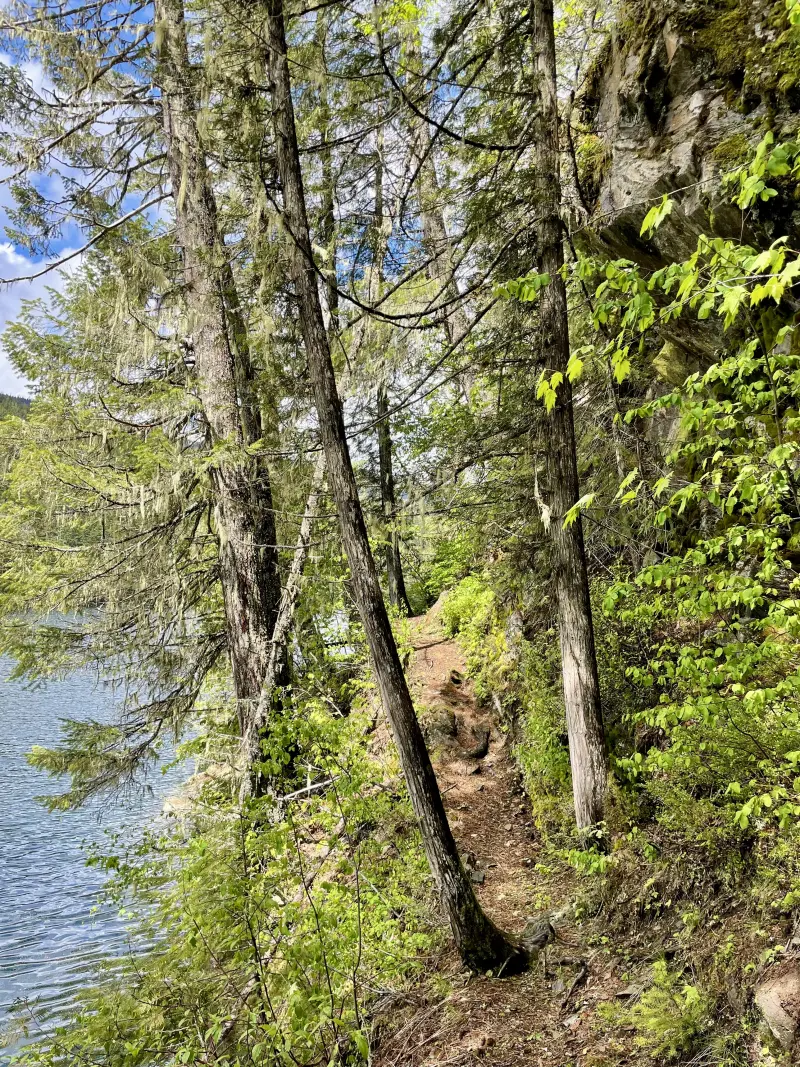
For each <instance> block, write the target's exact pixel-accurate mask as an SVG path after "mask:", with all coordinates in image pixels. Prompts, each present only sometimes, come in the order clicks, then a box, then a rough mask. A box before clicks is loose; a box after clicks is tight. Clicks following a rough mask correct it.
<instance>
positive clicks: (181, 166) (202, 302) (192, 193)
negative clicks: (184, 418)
mask: <svg viewBox="0 0 800 1067" xmlns="http://www.w3.org/2000/svg"><path fill="white" fill-rule="evenodd" d="M156 18H157V20H158V23H159V28H160V45H159V48H158V54H157V79H158V84H159V88H160V90H161V102H162V112H163V126H164V135H165V140H166V148H167V158H168V164H169V172H170V180H171V182H172V189H173V197H174V201H175V229H176V234H177V241H178V245H179V246H180V249H181V253H182V256H183V270H184V282H185V289H186V303H187V307H188V312H189V320H190V326H189V332H190V334H191V337H192V342H193V346H194V354H195V366H196V373H197V383H198V390H199V394H200V401H201V403H202V406H203V412H204V414H205V417H206V421H207V423H208V427H209V432H210V436H211V444H212V447H213V448H214V449H218V450H219V458H217V459H216V460H215V462H214V465H213V466H212V468H211V480H212V486H213V494H214V505H215V519H216V527H217V535H218V539H219V569H220V581H221V585H222V593H223V600H224V606H225V621H226V632H227V638H228V646H229V650H230V657H231V665H232V673H233V683H234V690H235V694H236V698H237V709H238V715H239V726H240V729H241V732H242V734H244V733H245V732H246V729H247V723H248V720H249V718H250V717H251V716H252V713H253V710H254V707H255V702H256V701H257V699H258V696H259V693H260V691H261V685H262V681H263V678H264V672H265V671H266V668H267V663H268V659H269V648H270V638H271V635H272V627H273V624H274V620H275V616H276V614H277V610H278V604H279V602H280V595H281V590H280V576H279V573H278V552H277V539H276V536H275V514H274V510H273V506H272V492H271V485H270V480H269V474H268V472H267V470H266V468H265V466H264V465H262V464H258V463H257V462H255V461H253V460H251V459H250V457H248V455H247V452H246V446H247V445H248V444H251V443H252V434H253V433H256V434H258V433H259V431H260V426H259V425H258V420H257V415H256V413H255V411H254V403H253V401H252V398H251V397H249V396H247V397H240V395H239V389H240V387H241V385H242V384H244V382H247V383H248V384H249V382H250V379H251V377H252V373H251V368H250V366H249V353H246V351H245V350H244V349H243V346H244V345H245V344H246V338H245V337H244V336H243V333H244V330H243V326H242V325H241V324H240V320H239V308H238V302H237V301H236V300H235V298H234V296H233V293H234V287H233V276H232V273H231V270H230V264H229V262H228V261H227V256H226V252H225V248H224V244H223V241H222V239H221V237H220V234H219V227H218V224H217V206H216V202H215V199H214V192H213V189H212V186H211V179H210V177H209V174H208V170H207V167H206V160H205V152H204V149H203V145H202V142H201V139H200V135H199V132H198V128H197V105H196V97H195V92H194V88H193V85H192V71H191V65H190V61H189V53H188V46H187V41H186V27H185V23H184V9H183V0H156ZM231 316H233V324H232V322H231ZM237 324H239V325H238V329H237V328H236V326H237ZM236 350H238V352H239V355H240V363H239V365H237V359H236ZM240 401H241V403H240Z"/></svg>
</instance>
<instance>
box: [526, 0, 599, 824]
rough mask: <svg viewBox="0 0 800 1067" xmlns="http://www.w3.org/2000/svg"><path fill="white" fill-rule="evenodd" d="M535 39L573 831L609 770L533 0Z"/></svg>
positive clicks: (547, 111)
mask: <svg viewBox="0 0 800 1067" xmlns="http://www.w3.org/2000/svg"><path fill="white" fill-rule="evenodd" d="M533 35H534V56H535V67H536V79H537V90H538V92H537V96H538V101H537V103H538V114H537V127H538V129H537V130H536V184H537V203H536V210H537V211H538V213H539V222H538V224H537V227H536V231H537V238H538V258H539V263H538V267H539V272H540V273H541V274H548V275H549V276H550V283H549V284H548V285H545V286H544V287H543V288H542V289H541V291H540V296H539V322H540V329H541V354H542V358H543V360H544V364H545V368H546V373H548V374H551V375H552V374H553V373H556V372H559V373H561V374H562V375H563V381H562V383H561V384H560V385H559V387H558V397H557V400H556V404H555V407H554V409H553V412H552V415H551V416H550V418H548V419H547V420H546V423H545V425H546V433H547V435H548V441H547V457H548V481H549V490H550V494H551V497H550V531H551V533H552V536H553V541H554V545H555V557H556V573H555V586H556V595H557V600H558V625H559V634H560V640H561V669H562V676H563V684H564V704H565V706H566V713H567V733H568V736H569V752H570V764H571V767H572V792H573V797H574V801H575V818H576V821H577V824H578V827H579V828H580V829H586V828H588V827H591V826H594V825H596V824H597V823H599V822H601V821H602V819H603V814H604V807H605V794H606V786H607V769H606V748H605V735H604V732H603V717H602V710H601V704H600V683H599V679H598V674H597V659H596V656H595V646H594V628H593V625H592V608H591V602H590V599H589V579H588V575H587V571H586V552H585V548H584V541H583V525H582V523H581V518H580V515H579V516H578V517H577V518H576V520H575V521H574V522H573V523H571V524H570V525H568V526H566V527H565V524H564V520H565V517H566V515H567V513H568V512H569V510H570V508H572V507H573V506H574V505H575V504H576V502H577V501H578V499H579V487H578V465H577V456H576V447H575V424H574V421H573V409H572V388H571V385H570V381H569V378H568V376H567V364H568V363H569V322H568V319H567V290H566V285H565V282H564V277H563V274H562V267H563V265H564V249H563V244H562V233H561V217H560V212H559V208H560V204H561V183H560V179H559V148H558V96H557V88H556V49H555V34H554V27H553V0H534V2H533Z"/></svg>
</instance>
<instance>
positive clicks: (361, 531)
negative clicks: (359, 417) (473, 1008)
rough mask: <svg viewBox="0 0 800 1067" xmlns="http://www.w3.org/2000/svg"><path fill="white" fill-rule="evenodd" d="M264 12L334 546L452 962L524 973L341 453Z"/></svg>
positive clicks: (338, 418)
mask: <svg viewBox="0 0 800 1067" xmlns="http://www.w3.org/2000/svg"><path fill="white" fill-rule="evenodd" d="M265 7H266V13H267V19H266V22H267V44H268V68H269V70H268V74H269V82H270V92H271V96H272V117H273V125H274V131H275V152H276V158H277V164H278V172H279V175H280V180H281V186H282V189H283V208H284V221H285V223H286V227H287V229H288V231H289V271H290V276H291V279H292V282H293V285H294V289H295V295H296V299H297V303H298V309H299V315H300V325H301V329H302V332H303V339H304V342H305V347H306V355H307V358H308V365H309V373H310V378H311V384H312V388H313V391H314V400H315V405H316V409H317V416H318V418H319V423H320V430H321V433H322V441H323V445H324V448H325V456H326V461H327V466H328V482H329V484H330V487H331V490H332V493H333V497H334V500H335V501H336V507H337V510H338V513H339V525H340V529H341V535H342V541H343V542H344V547H345V551H346V552H347V558H348V561H349V564H350V573H351V577H352V583H353V589H354V593H355V597H356V601H357V604H358V609H359V614H360V616H361V621H362V623H363V626H364V630H365V633H366V636H367V640H368V643H369V648H370V656H371V659H372V665H373V669H374V671H375V677H376V679H377V682H378V687H379V690H380V694H381V699H382V702H383V706H384V709H385V711H386V715H387V717H388V719H389V722H390V723H391V726H392V730H393V732H394V736H395V740H396V742H397V749H398V753H399V756H400V762H401V765H402V768H403V772H404V774H405V778H406V782H407V784H408V790H409V794H410V797H411V803H412V805H413V808H414V812H415V814H416V816H417V819H418V821H419V826H420V831H421V834H422V840H423V843H424V846H425V851H426V853H427V856H428V862H429V863H430V867H431V871H432V873H433V876H434V880H435V882H436V886H437V889H438V891H439V894H440V897H441V901H442V905H443V907H444V909H445V911H446V913H447V916H448V919H449V921H450V926H451V929H452V931H453V935H454V937H455V940H456V944H457V946H458V950H459V952H460V953H461V956H462V959H463V960H464V961H465V963H467V964H468V965H469V966H471V967H476V968H487V967H492V966H495V965H497V964H500V965H503V964H505V965H506V968H507V969H508V967H509V966H510V967H512V968H513V967H515V966H520V965H524V963H525V962H526V959H527V957H526V954H525V952H524V951H523V950H522V949H520V948H519V947H518V946H515V945H514V944H513V943H512V942H510V941H509V940H508V939H507V938H506V937H505V936H504V935H503V934H502V933H501V932H500V931H499V930H498V929H497V928H496V927H495V926H494V924H493V923H492V922H491V921H490V920H489V919H488V918H487V917H486V916H485V915H484V913H483V911H482V910H481V907H480V905H479V904H478V901H477V899H476V897H475V893H474V890H473V887H472V883H471V882H470V880H469V878H468V876H467V874H466V872H465V871H464V868H463V866H462V864H461V860H460V858H459V855H458V850H457V848H456V843H455V840H454V839H453V835H452V833H451V831H450V826H449V824H448V822H447V816H446V814H445V810H444V805H443V803H442V797H441V794H440V792H439V786H438V783H437V781H436V777H435V775H434V773H433V767H432V766H431V761H430V757H429V755H428V751H427V749H426V747H425V742H424V740H423V737H422V731H421V729H420V726H419V723H418V722H417V717H416V715H415V713H414V706H413V704H412V701H411V694H410V693H409V690H408V686H407V684H406V680H405V676H404V674H403V668H402V665H401V663H400V657H399V655H398V652H397V647H396V645H395V642H394V636H393V634H392V629H391V626H390V623H389V616H388V614H387V612H386V605H385V604H384V601H383V596H382V594H381V588H380V582H379V581H378V573H377V570H376V567H375V561H374V559H373V557H372V553H371V551H370V547H369V538H368V536H367V527H366V523H365V522H364V515H363V512H362V509H361V503H360V500H359V497H358V489H357V487H356V480H355V476H354V474H353V467H352V464H351V461H350V453H349V451H348V448H347V438H346V435H345V428H344V418H343V415H342V405H341V401H340V399H339V394H338V392H337V388H336V377H335V374H334V370H333V364H332V362H331V357H330V348H329V344H328V336H327V334H326V332H325V325H324V321H323V316H322V306H321V303H320V297H319V290H318V287H317V275H316V270H315V267H314V262H313V259H312V251H311V240H310V237H309V228H308V217H307V214H306V204H305V195H304V190H303V178H302V173H301V169H300V156H299V152H298V146H297V132H296V129H295V121H294V105H293V103H292V95H291V80H290V76H289V64H288V60H287V55H286V36H285V28H284V21H283V5H282V0H267V4H266V5H265Z"/></svg>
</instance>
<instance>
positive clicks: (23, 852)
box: [0, 658, 182, 1063]
mask: <svg viewBox="0 0 800 1067" xmlns="http://www.w3.org/2000/svg"><path fill="white" fill-rule="evenodd" d="M9 667H10V664H9V663H8V662H7V661H4V660H3V659H1V658H0V1029H2V1027H3V1026H5V1025H6V1023H7V1020H8V1016H7V1011H8V1008H9V1007H10V1006H11V1005H12V1004H13V1003H14V1002H15V1001H18V1000H20V999H23V1000H28V1001H31V1002H35V1003H36V1006H37V1007H36V1014H37V1018H40V1019H41V1020H43V1021H44V1022H45V1025H47V1020H50V1021H51V1022H52V1020H54V1019H55V1018H58V1016H59V1015H61V1014H62V1013H63V1012H64V1011H65V1009H67V1008H68V1007H69V1005H70V1003H71V1002H72V1001H73V999H74V997H75V995H76V992H77V990H78V989H79V988H80V986H81V985H82V984H83V983H85V982H86V981H87V979H90V978H91V974H92V966H93V964H95V963H96V962H98V961H99V960H101V959H107V958H109V957H114V956H119V955H121V954H124V953H125V952H126V950H127V947H128V945H127V938H126V935H125V929H124V926H123V924H122V922H121V921H120V920H119V918H118V917H117V915H116V913H115V912H114V911H113V910H111V909H109V908H105V909H101V910H100V911H99V912H96V913H93V910H94V909H95V905H96V903H97V895H98V891H99V890H100V889H101V888H102V885H103V880H104V875H103V872H102V871H100V870H98V869H97V868H92V867H86V866H85V853H84V851H83V848H82V844H83V843H84V842H87V843H88V842H91V841H97V842H102V841H103V839H104V836H105V833H104V831H105V830H107V829H111V830H120V829H123V828H125V829H129V830H130V832H131V833H135V831H136V828H137V827H141V826H142V825H143V824H144V822H145V821H146V820H148V819H151V818H152V816H153V815H155V814H156V813H158V812H159V811H160V808H161V804H162V802H163V798H164V796H165V795H166V794H167V793H169V792H170V791H171V790H174V788H175V786H176V785H177V784H178V781H179V778H180V775H181V773H182V772H181V771H180V770H178V769H176V770H173V771H170V772H169V774H167V775H165V776H162V775H161V774H158V773H156V774H154V775H152V776H151V778H150V779H149V781H150V784H151V786H152V791H150V792H148V793H146V794H144V795H142V796H137V797H134V798H128V799H127V800H126V801H125V803H124V806H122V807H120V806H117V807H116V808H110V807H109V805H108V803H107V802H106V803H102V802H95V803H91V804H90V805H88V806H87V807H86V808H84V809H82V810H80V811H76V812H65V813H63V814H55V815H54V814H51V813H49V812H48V811H47V810H46V809H45V808H44V807H43V806H42V805H41V804H39V803H37V802H36V800H35V797H37V796H41V795H43V794H46V793H57V792H59V787H58V786H59V783H57V782H54V781H52V780H51V779H49V778H47V777H46V776H45V775H43V774H42V773H41V772H38V771H35V770H34V769H33V768H32V767H29V766H28V764H27V763H26V761H25V753H26V752H27V751H28V750H29V749H30V747H31V746H32V745H35V744H40V745H52V744H54V743H55V742H56V741H57V740H58V737H59V718H61V717H71V718H76V719H77V718H93V719H97V720H100V721H103V720H108V719H110V718H111V716H112V714H113V699H112V695H111V690H110V689H107V688H105V687H104V686H102V685H97V684H96V681H95V678H94V676H93V675H92V676H90V675H89V674H74V675H72V676H70V677H69V678H68V679H65V680H63V681H59V682H52V683H50V684H48V686H47V687H46V688H45V689H38V690H26V689H24V688H23V687H22V686H21V685H20V684H19V683H15V682H7V681H5V679H6V678H7V676H8V673H9ZM10 1052H11V1050H10V1049H2V1047H0V1063H5V1062H7V1060H8V1058H9V1057H10Z"/></svg>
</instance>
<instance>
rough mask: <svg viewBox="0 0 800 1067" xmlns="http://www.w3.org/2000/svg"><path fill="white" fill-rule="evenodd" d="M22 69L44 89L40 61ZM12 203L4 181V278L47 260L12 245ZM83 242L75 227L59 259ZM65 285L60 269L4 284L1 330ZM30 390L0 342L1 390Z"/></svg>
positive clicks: (0, 253)
mask: <svg viewBox="0 0 800 1067" xmlns="http://www.w3.org/2000/svg"><path fill="white" fill-rule="evenodd" d="M0 63H4V64H6V65H13V64H14V60H13V59H12V58H11V57H9V56H8V55H5V54H3V53H0ZM22 69H23V71H24V73H25V75H26V76H27V77H28V79H29V80H30V81H31V83H32V84H33V85H34V87H35V88H36V89H41V87H42V83H43V77H42V69H41V67H40V65H39V64H38V63H24V64H22ZM7 175H8V170H7V169H4V168H0V182H3V179H4V178H6V177H7ZM44 183H45V184H46V185H47V186H48V188H49V190H50V189H52V188H53V185H54V184H57V183H58V178H57V177H51V178H46V179H44ZM11 205H12V197H11V193H10V191H9V189H8V186H7V185H6V184H5V183H4V182H3V184H0V278H16V277H19V276H21V275H26V274H33V273H35V272H36V271H37V270H40V269H41V268H42V266H43V265H44V263H45V262H46V261H45V260H43V259H41V258H39V259H33V258H31V257H29V256H28V255H27V254H26V250H25V249H24V248H21V247H19V246H16V245H14V244H12V243H11V242H10V241H9V240H8V238H7V235H6V232H5V228H6V225H7V223H8V209H9V208H10V207H11ZM81 244H82V241H81V237H80V234H79V233H78V231H77V229H76V228H75V227H71V232H70V231H68V232H67V233H65V234H64V235H62V237H61V239H60V240H59V241H57V242H54V244H53V258H54V259H58V257H59V256H63V255H64V254H65V253H68V252H70V251H71V250H72V249H74V248H78V247H80V245H81ZM79 262H80V259H79V258H78V259H74V260H72V261H71V263H70V267H72V268H73V269H74V268H75V267H76V266H77V265H78V263H79ZM61 284H62V277H61V275H60V274H59V272H58V271H55V270H54V271H52V272H50V273H48V274H46V275H45V276H44V277H42V278H37V279H36V281H33V282H19V283H17V284H15V285H0V333H2V331H3V330H4V329H5V326H6V324H7V323H9V322H13V321H14V320H15V319H16V318H17V316H18V315H19V312H20V308H21V307H22V302H23V301H24V300H31V299H34V298H36V297H38V296H42V295H43V294H44V293H45V291H46V290H47V289H48V288H51V289H58V288H60V286H61ZM29 392H30V390H29V387H28V384H27V382H26V381H25V379H24V378H21V377H20V376H19V375H18V374H17V373H16V371H15V370H14V368H13V367H12V366H11V364H10V362H9V360H8V356H7V355H6V353H5V351H4V349H3V348H2V345H0V393H11V394H13V395H15V396H26V395H28V393H29Z"/></svg>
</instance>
